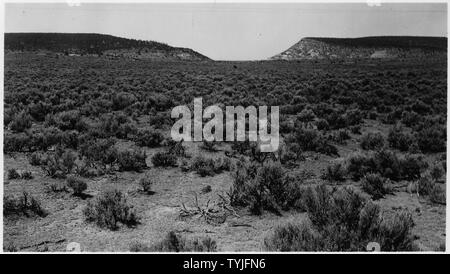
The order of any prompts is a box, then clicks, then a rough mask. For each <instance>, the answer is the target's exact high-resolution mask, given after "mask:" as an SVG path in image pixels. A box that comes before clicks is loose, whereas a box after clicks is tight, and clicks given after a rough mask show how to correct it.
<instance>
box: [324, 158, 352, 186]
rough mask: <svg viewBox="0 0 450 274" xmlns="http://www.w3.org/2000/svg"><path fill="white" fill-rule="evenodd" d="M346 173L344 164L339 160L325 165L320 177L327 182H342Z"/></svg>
mask: <svg viewBox="0 0 450 274" xmlns="http://www.w3.org/2000/svg"><path fill="white" fill-rule="evenodd" d="M346 175H347V172H346V169H345V167H344V165H343V164H342V163H341V162H335V163H332V164H330V165H328V166H327V168H326V169H325V171H324V173H323V174H322V176H321V177H322V179H323V180H327V181H329V182H343V181H345V176H346Z"/></svg>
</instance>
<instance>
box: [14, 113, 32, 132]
mask: <svg viewBox="0 0 450 274" xmlns="http://www.w3.org/2000/svg"><path fill="white" fill-rule="evenodd" d="M31 125H32V118H31V116H30V114H28V113H27V112H25V111H21V112H19V113H18V114H17V115H16V116H15V117H14V118H13V119H12V121H11V123H10V124H9V127H10V129H11V130H12V131H16V132H23V131H25V130H27V129H29V128H30V127H31Z"/></svg>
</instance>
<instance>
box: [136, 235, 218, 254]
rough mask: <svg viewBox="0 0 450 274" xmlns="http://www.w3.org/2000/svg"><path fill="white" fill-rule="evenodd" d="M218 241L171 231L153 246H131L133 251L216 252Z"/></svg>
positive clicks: (137, 244)
mask: <svg viewBox="0 0 450 274" xmlns="http://www.w3.org/2000/svg"><path fill="white" fill-rule="evenodd" d="M216 250H217V244H216V241H215V240H213V239H211V238H210V237H203V238H194V239H186V238H185V237H182V236H180V235H178V234H177V233H175V232H174V231H170V232H169V233H167V235H166V237H165V238H164V239H163V240H162V241H161V242H159V243H157V244H154V245H152V246H146V245H143V244H139V243H135V244H133V245H132V246H131V247H130V251H131V252H215V251H216Z"/></svg>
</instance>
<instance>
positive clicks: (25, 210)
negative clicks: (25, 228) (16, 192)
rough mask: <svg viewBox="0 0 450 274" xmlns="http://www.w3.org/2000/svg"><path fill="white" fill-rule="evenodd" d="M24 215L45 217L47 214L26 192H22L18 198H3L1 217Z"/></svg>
mask: <svg viewBox="0 0 450 274" xmlns="http://www.w3.org/2000/svg"><path fill="white" fill-rule="evenodd" d="M21 214H23V215H25V216H26V217H30V216H32V215H33V214H34V215H37V216H39V217H45V216H47V215H48V212H47V211H46V210H45V209H44V208H43V207H42V206H41V203H40V202H39V201H38V200H37V199H36V198H35V197H33V196H32V195H31V194H29V193H28V192H26V191H24V192H22V195H21V196H19V197H13V196H4V197H3V215H4V216H5V217H6V216H11V215H21Z"/></svg>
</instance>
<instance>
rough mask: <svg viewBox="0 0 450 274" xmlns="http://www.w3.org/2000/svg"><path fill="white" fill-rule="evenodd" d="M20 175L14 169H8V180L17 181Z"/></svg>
mask: <svg viewBox="0 0 450 274" xmlns="http://www.w3.org/2000/svg"><path fill="white" fill-rule="evenodd" d="M19 178H20V174H19V172H17V170H16V169H15V168H11V169H8V180H14V179H19Z"/></svg>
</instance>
